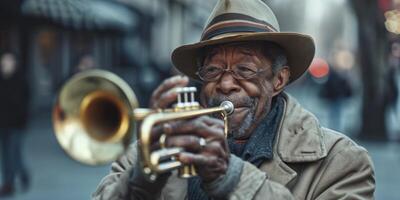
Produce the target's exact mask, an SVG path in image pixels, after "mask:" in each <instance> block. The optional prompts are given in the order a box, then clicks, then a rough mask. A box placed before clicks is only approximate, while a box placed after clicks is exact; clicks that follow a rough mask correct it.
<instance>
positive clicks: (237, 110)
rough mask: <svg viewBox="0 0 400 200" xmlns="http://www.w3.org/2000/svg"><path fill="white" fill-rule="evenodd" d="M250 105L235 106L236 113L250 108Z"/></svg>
mask: <svg viewBox="0 0 400 200" xmlns="http://www.w3.org/2000/svg"><path fill="white" fill-rule="evenodd" d="M248 109H249V107H235V110H234V113H241V112H243V111H246V110H248Z"/></svg>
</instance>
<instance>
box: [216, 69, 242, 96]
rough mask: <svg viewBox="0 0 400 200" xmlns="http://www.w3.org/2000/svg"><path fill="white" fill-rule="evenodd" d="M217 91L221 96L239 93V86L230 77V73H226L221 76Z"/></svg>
mask: <svg viewBox="0 0 400 200" xmlns="http://www.w3.org/2000/svg"><path fill="white" fill-rule="evenodd" d="M217 90H218V91H219V92H221V93H223V94H227V95H229V94H231V93H234V92H239V91H240V86H239V85H238V82H237V80H236V79H235V78H234V77H233V76H232V74H231V73H229V72H226V73H224V74H223V75H222V77H221V79H220V81H219V83H218V85H217Z"/></svg>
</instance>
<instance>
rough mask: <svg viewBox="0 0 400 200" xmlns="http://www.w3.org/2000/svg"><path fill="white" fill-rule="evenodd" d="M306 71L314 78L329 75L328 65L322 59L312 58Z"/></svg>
mask: <svg viewBox="0 0 400 200" xmlns="http://www.w3.org/2000/svg"><path fill="white" fill-rule="evenodd" d="M308 71H309V73H310V74H311V75H312V76H313V77H315V78H323V77H325V76H326V75H328V74H329V65H328V63H327V62H326V61H325V60H324V59H322V58H314V60H313V61H312V63H311V65H310V68H308Z"/></svg>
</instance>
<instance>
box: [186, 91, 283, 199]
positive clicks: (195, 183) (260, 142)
mask: <svg viewBox="0 0 400 200" xmlns="http://www.w3.org/2000/svg"><path fill="white" fill-rule="evenodd" d="M283 98H284V97H283V96H282V95H278V96H277V97H276V98H274V99H273V101H272V109H271V111H270V112H269V113H268V115H267V116H266V117H265V118H264V119H263V120H262V122H261V123H260V124H259V125H258V126H257V128H256V129H255V131H254V132H253V133H252V135H251V137H250V139H249V140H248V141H236V140H234V139H233V138H229V139H228V144H229V149H230V151H231V153H233V154H234V155H236V156H238V157H240V158H242V159H243V160H245V161H248V162H250V163H252V164H253V165H255V166H257V167H259V166H260V165H261V164H262V163H263V162H264V161H266V160H269V159H272V157H273V150H272V149H273V146H274V140H275V135H276V132H277V131H278V128H279V124H280V121H281V118H282V115H283V108H284V104H285V103H284V99H283ZM188 198H189V200H203V199H209V197H207V194H206V193H205V192H204V191H203V189H202V188H201V179H200V178H199V177H192V178H190V179H189V181H188Z"/></svg>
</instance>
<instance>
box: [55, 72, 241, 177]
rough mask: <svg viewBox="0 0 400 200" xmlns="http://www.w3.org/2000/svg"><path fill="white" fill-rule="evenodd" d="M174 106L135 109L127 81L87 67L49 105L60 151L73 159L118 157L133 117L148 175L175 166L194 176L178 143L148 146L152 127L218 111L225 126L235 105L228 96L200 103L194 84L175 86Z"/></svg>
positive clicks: (129, 135) (91, 160)
mask: <svg viewBox="0 0 400 200" xmlns="http://www.w3.org/2000/svg"><path fill="white" fill-rule="evenodd" d="M177 92H178V101H177V104H176V105H175V106H174V108H171V109H165V110H153V109H146V108H138V101H137V99H136V96H135V94H134V92H133V91H132V90H131V89H130V87H129V85H128V84H127V83H126V82H125V81H123V80H122V79H121V78H119V77H118V76H116V75H115V74H113V73H111V72H107V71H103V70H89V71H85V72H82V73H79V74H77V75H75V76H74V77H72V78H71V79H70V80H68V81H67V83H66V84H65V85H64V86H63V88H62V89H61V91H60V94H59V96H58V98H57V100H56V104H55V106H54V109H53V124H54V130H55V135H56V138H57V140H58V142H59V143H60V145H61V147H62V148H63V149H64V151H65V152H66V153H67V154H68V155H69V156H71V157H72V158H73V159H75V160H77V161H79V162H81V163H84V164H89V165H99V164H106V163H109V162H111V161H114V160H116V159H117V158H118V157H119V156H120V155H121V154H123V153H124V151H125V150H126V149H127V147H128V146H129V144H130V143H131V142H132V138H133V135H135V132H136V129H137V128H136V122H138V121H142V123H141V126H140V128H139V130H138V134H137V139H138V140H140V145H139V149H138V150H139V153H140V158H141V159H142V162H141V163H142V169H143V172H144V174H145V175H147V177H148V179H149V180H151V181H154V180H155V179H156V178H157V175H158V174H160V173H164V172H167V171H171V170H174V169H179V175H180V176H181V177H184V178H186V177H191V176H193V175H196V173H195V170H194V167H193V166H183V165H182V163H181V162H179V161H177V160H176V159H175V157H176V156H177V155H178V154H179V153H181V152H183V151H184V150H183V149H181V148H160V149H157V150H152V149H151V147H150V145H151V143H152V139H151V138H152V137H151V129H152V127H153V126H155V125H157V124H161V123H165V122H168V121H173V120H178V119H188V118H193V117H196V116H201V115H208V114H213V113H221V114H222V116H223V119H224V122H225V134H227V131H228V121H227V116H228V115H229V114H231V113H232V112H233V110H234V106H233V104H232V103H231V102H229V101H224V102H222V104H221V105H220V106H218V107H214V108H206V109H203V108H200V106H199V103H198V102H196V101H195V100H194V92H196V88H193V87H189V88H187V87H186V88H179V89H178V90H177Z"/></svg>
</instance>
